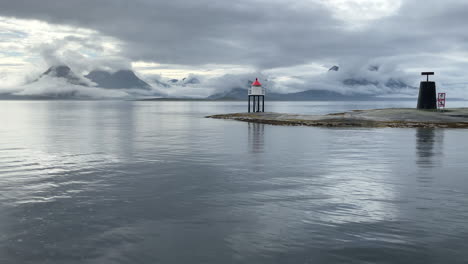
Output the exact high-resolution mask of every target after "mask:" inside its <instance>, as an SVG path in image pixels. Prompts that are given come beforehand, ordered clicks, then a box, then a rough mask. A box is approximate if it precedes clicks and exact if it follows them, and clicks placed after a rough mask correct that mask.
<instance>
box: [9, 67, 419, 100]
mask: <svg viewBox="0 0 468 264" xmlns="http://www.w3.org/2000/svg"><path fill="white" fill-rule="evenodd" d="M340 70H341V69H340V67H339V66H333V67H331V68H330V69H329V73H328V74H335V72H339V71H340ZM368 70H369V71H379V67H378V66H371V67H369V69H368ZM46 76H47V77H51V78H60V79H64V80H65V81H66V82H68V83H70V84H73V85H77V86H83V87H88V89H89V88H91V89H92V88H94V87H98V88H104V89H115V90H123V89H125V93H127V94H128V95H129V97H130V98H131V97H137V98H138V97H141V96H144V97H148V96H154V97H158V98H161V97H163V96H162V94H161V93H159V92H157V91H156V90H154V89H153V87H152V86H151V85H150V84H149V83H147V82H145V81H143V80H142V79H140V78H139V77H138V76H137V75H136V74H135V73H134V72H133V71H131V70H118V71H115V72H111V71H105V70H102V69H96V70H93V71H91V72H89V73H88V74H86V75H85V76H81V75H79V74H76V73H74V72H73V71H72V69H70V67H68V66H67V65H57V66H52V67H50V68H49V69H47V71H45V72H44V73H43V74H41V75H40V76H39V77H38V78H37V79H36V80H34V81H33V82H32V83H35V82H39V81H41V79H43V78H44V77H46ZM340 82H341V83H342V84H343V86H344V87H349V88H353V87H356V86H378V87H386V88H389V89H385V90H387V91H389V90H395V91H398V90H401V89H416V87H412V86H410V85H408V84H407V83H405V82H404V81H402V80H399V79H394V78H390V79H388V80H387V81H385V82H384V83H381V82H380V81H377V80H369V79H366V78H362V77H353V78H346V79H344V80H342V81H340ZM151 83H152V84H153V85H155V87H158V88H162V89H169V88H174V89H177V87H185V86H188V87H190V86H192V85H194V86H200V84H201V85H202V84H203V83H201V81H200V80H199V79H198V78H196V77H194V76H189V77H186V78H182V79H170V80H167V81H164V80H162V79H160V78H158V79H154V80H152V81H151ZM251 84H252V81H251V80H247V81H245V85H244V86H237V87H232V88H231V89H227V90H225V91H224V92H220V93H215V94H213V95H210V96H208V97H206V98H205V100H245V99H246V98H247V88H248V87H250V85H251ZM266 88H267V98H268V100H292V101H299V100H304V101H305V100H321V101H333V100H340V101H342V100H371V99H373V98H376V96H377V95H373V96H372V95H368V94H348V95H344V94H341V93H339V92H334V91H329V90H323V89H311V90H307V91H302V92H296V93H286V94H283V93H276V92H271V90H270V89H269V87H266ZM355 90H356V91H359V89H355ZM139 91H140V92H139ZM353 91H354V89H353ZM380 95H384V94H380ZM80 96H81V95H80V94H79V93H77V91H75V90H73V89H71V90H70V89H68V90H66V91H65V90H64V91H63V92H60V91H59V92H56V91H55V90H54V91H53V94H52V95H50V94H46V93H45V94H41V95H35V96H32V97H34V98H33V99H50V98H51V97H52V98H59V99H74V98H77V99H80ZM22 98H23V97H22V95H13V94H3V95H0V99H22ZM81 98H82V96H81ZM180 98H182V99H185V100H188V99H190V98H187V97H180Z"/></svg>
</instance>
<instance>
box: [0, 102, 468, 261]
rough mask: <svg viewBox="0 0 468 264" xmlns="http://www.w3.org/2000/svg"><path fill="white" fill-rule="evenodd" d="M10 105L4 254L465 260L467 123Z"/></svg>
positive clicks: (4, 133) (280, 107)
mask: <svg viewBox="0 0 468 264" xmlns="http://www.w3.org/2000/svg"><path fill="white" fill-rule="evenodd" d="M414 104H415V103H414V102H378V103H372V102H326V103H320V102H270V103H268V102H267V110H268V111H275V112H289V113H331V112H341V111H345V110H350V109H370V108H383V107H413V106H414ZM464 104H466V105H467V106H468V103H463V102H459V103H452V104H451V106H463V105H464ZM0 105H1V107H0V263H1V264H10V263H11V264H22V263H34V264H35V263H41V264H42V263H47V264H49V263H51V264H68V263H73V264H75V263H80V264H81V263H85V264H88V263H93V264H106V263H129V264H134V263H216V264H221V263H468V163H467V162H468V156H467V150H468V140H467V138H468V131H467V130H453V129H395V128H393V129H391V128H385V129H382V128H379V129H363V128H356V129H349V128H341V129H328V128H314V127H281V126H270V125H262V124H249V123H243V122H236V121H226V120H213V119H206V118H203V117H204V116H206V115H211V114H219V113H229V112H243V111H245V110H246V103H243V102H74V101H71V102H69V101H50V102H48V101H33V102H28V101H24V102H22V101H0Z"/></svg>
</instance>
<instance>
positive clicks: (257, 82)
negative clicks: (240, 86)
mask: <svg viewBox="0 0 468 264" xmlns="http://www.w3.org/2000/svg"><path fill="white" fill-rule="evenodd" d="M252 86H262V84H261V83H260V82H259V81H258V78H255V82H254V83H252Z"/></svg>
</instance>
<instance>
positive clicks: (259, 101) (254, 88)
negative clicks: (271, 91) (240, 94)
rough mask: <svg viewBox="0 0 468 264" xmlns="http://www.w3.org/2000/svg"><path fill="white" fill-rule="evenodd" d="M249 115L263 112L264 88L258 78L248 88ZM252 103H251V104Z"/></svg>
mask: <svg viewBox="0 0 468 264" xmlns="http://www.w3.org/2000/svg"><path fill="white" fill-rule="evenodd" d="M248 93H249V94H248V95H249V113H250V112H251V111H250V110H251V106H253V107H252V110H253V111H252V112H265V88H263V86H262V84H261V83H260V82H259V81H258V78H256V79H255V82H253V83H252V85H251V86H250V88H249V92H248ZM251 101H252V103H251Z"/></svg>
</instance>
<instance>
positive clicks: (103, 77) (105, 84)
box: [85, 70, 151, 90]
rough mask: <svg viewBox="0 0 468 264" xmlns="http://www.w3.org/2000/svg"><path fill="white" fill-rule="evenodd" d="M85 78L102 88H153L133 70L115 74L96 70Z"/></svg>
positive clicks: (119, 71) (120, 71)
mask: <svg viewBox="0 0 468 264" xmlns="http://www.w3.org/2000/svg"><path fill="white" fill-rule="evenodd" d="M85 77H86V78H88V79H90V80H91V81H93V82H95V83H97V84H98V86H99V87H102V88H113V89H132V88H133V89H143V90H151V86H150V85H149V84H148V83H146V82H145V81H143V80H141V79H140V78H138V76H136V74H135V73H134V72H133V71H132V70H118V71H116V72H114V73H111V72H108V71H104V70H94V71H91V72H90V73H88V75H86V76H85Z"/></svg>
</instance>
